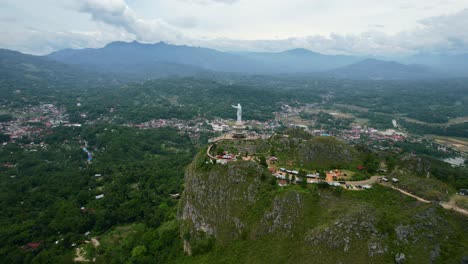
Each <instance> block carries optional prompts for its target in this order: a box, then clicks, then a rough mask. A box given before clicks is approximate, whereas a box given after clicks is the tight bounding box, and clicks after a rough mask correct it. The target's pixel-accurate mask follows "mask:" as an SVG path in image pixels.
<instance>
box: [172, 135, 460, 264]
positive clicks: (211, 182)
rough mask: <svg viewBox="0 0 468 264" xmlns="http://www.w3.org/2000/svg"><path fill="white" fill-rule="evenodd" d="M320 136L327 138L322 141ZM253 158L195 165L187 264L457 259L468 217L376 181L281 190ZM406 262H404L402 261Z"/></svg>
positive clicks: (184, 205)
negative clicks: (357, 186) (350, 187)
mask: <svg viewBox="0 0 468 264" xmlns="http://www.w3.org/2000/svg"><path fill="white" fill-rule="evenodd" d="M320 140H322V139H320ZM271 179H272V178H271V176H268V173H267V171H266V169H264V168H262V167H261V166H260V165H258V164H257V163H254V162H251V161H236V162H232V163H229V164H228V165H211V164H206V163H205V159H204V153H203V152H200V153H199V155H198V156H197V158H196V159H195V160H194V162H193V163H192V164H191V165H190V166H189V168H188V170H187V173H186V177H185V191H184V195H183V198H182V201H181V204H180V207H179V213H178V218H179V219H180V221H181V236H182V238H183V240H184V250H185V252H186V253H189V254H192V256H191V257H186V258H182V259H180V262H181V263H192V262H195V263H393V262H395V258H396V256H397V255H398V256H400V257H401V256H402V254H404V257H401V259H400V260H401V261H403V259H404V262H405V263H459V262H460V261H461V260H462V258H463V256H464V254H466V252H465V250H466V248H468V238H467V237H466V236H464V235H463V234H466V233H467V232H468V225H466V218H463V217H462V216H459V215H456V214H453V213H450V212H448V211H446V210H443V209H442V208H440V207H439V206H438V205H437V204H423V203H421V202H418V201H416V200H414V199H413V198H410V197H407V196H404V195H403V194H401V193H399V192H398V191H395V190H392V189H390V188H387V187H384V186H380V185H375V186H374V188H372V189H370V190H365V191H343V190H342V189H341V190H339V189H334V188H332V187H328V188H325V189H320V188H318V186H317V185H308V186H307V188H301V187H299V186H289V187H286V188H284V189H283V188H280V187H278V186H277V185H276V182H275V181H272V180H271ZM401 263H403V262H401Z"/></svg>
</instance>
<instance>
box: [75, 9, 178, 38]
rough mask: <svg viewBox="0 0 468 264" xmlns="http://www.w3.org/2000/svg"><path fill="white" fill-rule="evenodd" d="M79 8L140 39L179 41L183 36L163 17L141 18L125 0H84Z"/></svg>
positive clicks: (94, 18)
mask: <svg viewBox="0 0 468 264" xmlns="http://www.w3.org/2000/svg"><path fill="white" fill-rule="evenodd" d="M79 10H80V12H83V13H87V14H90V15H91V17H92V19H93V20H95V21H98V22H101V23H105V24H108V25H112V26H115V27H120V28H122V29H124V30H125V31H127V32H128V33H131V34H133V35H134V36H135V38H136V39H137V40H140V41H161V40H166V41H178V40H180V39H182V38H183V36H182V34H181V33H180V32H178V31H177V30H176V29H175V28H173V27H171V26H170V25H169V24H168V23H166V22H165V21H163V20H161V19H152V20H145V19H142V18H139V17H138V16H137V14H136V13H135V12H134V11H133V10H132V9H131V8H130V7H129V6H128V5H127V4H126V2H125V1H124V0H84V1H81V5H80V8H79Z"/></svg>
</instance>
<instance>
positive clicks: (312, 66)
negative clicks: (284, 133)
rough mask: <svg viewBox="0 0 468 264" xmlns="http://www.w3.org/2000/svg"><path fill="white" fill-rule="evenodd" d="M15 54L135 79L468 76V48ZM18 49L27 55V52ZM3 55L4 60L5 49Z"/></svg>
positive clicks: (160, 48)
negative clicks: (457, 51) (372, 53)
mask: <svg viewBox="0 0 468 264" xmlns="http://www.w3.org/2000/svg"><path fill="white" fill-rule="evenodd" d="M12 54H15V55H16V56H18V57H19V58H18V63H19V64H21V65H23V66H24V63H23V62H22V60H23V59H24V56H30V57H29V58H30V59H31V58H33V57H34V58H35V61H36V62H37V63H39V62H41V63H40V64H41V65H43V66H45V67H46V68H47V67H49V66H50V67H52V68H54V69H57V68H60V70H59V72H61V71H63V70H65V69H72V68H73V69H79V70H80V71H85V72H88V73H90V72H93V73H97V74H108V75H112V76H116V78H120V79H131V80H144V79H154V78H161V77H168V76H202V77H208V76H214V75H218V74H263V75H270V74H301V75H304V74H310V75H311V76H316V77H325V78H339V79H373V80H388V79H394V80H398V79H434V78H452V77H468V70H466V69H467V66H468V55H467V54H461V55H417V56H411V57H405V58H397V59H393V60H392V59H390V60H387V59H375V58H366V57H358V56H348V55H325V54H320V53H316V52H313V51H310V50H307V49H292V50H287V51H283V52H236V53H234V52H223V51H218V50H214V49H209V48H203V47H191V46H185V45H171V44H167V43H164V42H159V43H155V44H145V43H139V42H136V41H133V42H112V43H109V44H107V45H106V46H104V47H102V48H85V49H64V50H59V51H56V52H53V53H51V54H49V55H46V56H32V55H24V54H20V53H10V54H9V55H8V56H9V57H8V58H9V60H10V62H9V63H12ZM20 55H24V56H23V58H20V57H22V56H20ZM0 56H2V60H4V58H3V57H4V56H6V55H5V52H2V53H0ZM13 57H14V56H13ZM13 61H14V60H13ZM53 63H56V64H53ZM29 65H31V63H29ZM57 65H63V67H62V66H60V67H57Z"/></svg>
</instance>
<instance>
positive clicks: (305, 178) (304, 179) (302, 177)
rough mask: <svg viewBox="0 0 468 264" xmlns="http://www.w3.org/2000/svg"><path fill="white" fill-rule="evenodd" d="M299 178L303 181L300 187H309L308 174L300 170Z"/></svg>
mask: <svg viewBox="0 0 468 264" xmlns="http://www.w3.org/2000/svg"><path fill="white" fill-rule="evenodd" d="M297 176H298V177H299V179H301V181H300V182H299V185H300V186H301V187H302V188H306V187H307V173H306V172H305V171H304V170H302V169H301V170H299V173H298V175H297Z"/></svg>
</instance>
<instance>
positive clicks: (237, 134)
mask: <svg viewBox="0 0 468 264" xmlns="http://www.w3.org/2000/svg"><path fill="white" fill-rule="evenodd" d="M232 137H233V138H245V137H246V133H245V126H244V124H242V122H236V124H235V125H234V126H233V130H232Z"/></svg>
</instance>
